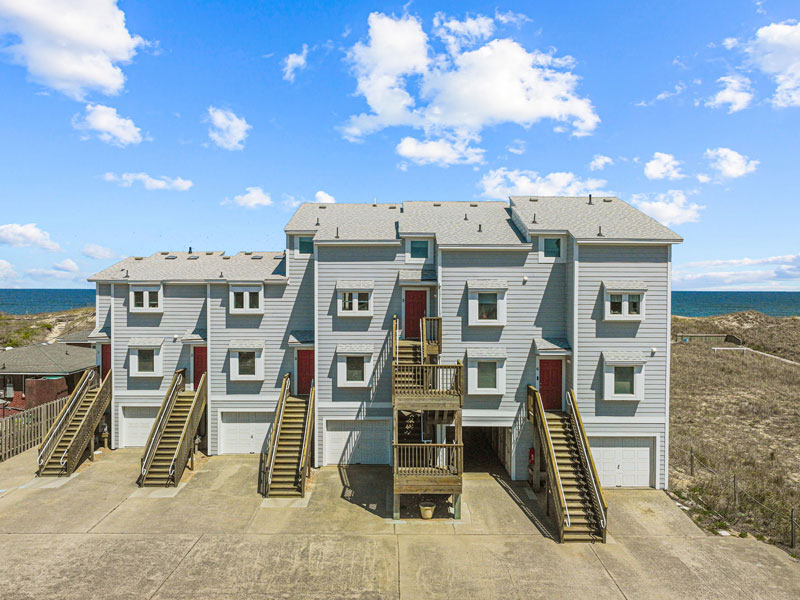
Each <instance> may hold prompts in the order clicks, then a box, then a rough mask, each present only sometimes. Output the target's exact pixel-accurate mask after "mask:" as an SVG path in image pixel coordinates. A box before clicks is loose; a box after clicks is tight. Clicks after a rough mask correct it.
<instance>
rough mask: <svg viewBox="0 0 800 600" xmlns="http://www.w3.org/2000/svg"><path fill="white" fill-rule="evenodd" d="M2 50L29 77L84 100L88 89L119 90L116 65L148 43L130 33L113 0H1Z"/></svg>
mask: <svg viewBox="0 0 800 600" xmlns="http://www.w3.org/2000/svg"><path fill="white" fill-rule="evenodd" d="M3 34H9V35H10V36H11V38H10V39H11V44H10V45H8V46H6V47H5V48H4V50H5V52H6V53H8V54H9V55H10V56H11V57H12V59H13V60H14V62H16V63H18V64H21V65H23V66H24V67H25V68H26V69H27V70H28V74H29V75H30V77H31V79H32V80H33V81H36V82H37V83H41V84H43V85H46V86H48V87H50V88H52V89H54V90H58V91H59V92H62V93H63V94H66V95H67V96H69V97H71V98H74V99H76V100H83V99H84V98H85V96H86V94H87V93H88V92H89V91H90V90H96V91H99V92H101V93H103V94H118V93H119V92H120V91H122V89H123V87H124V85H125V75H123V73H122V69H120V67H119V65H121V64H126V63H128V62H130V61H131V60H132V59H133V57H134V56H135V55H136V51H137V49H138V48H139V47H140V46H144V45H146V44H147V43H146V42H145V41H144V40H143V39H142V38H141V37H139V36H138V35H131V34H130V33H129V32H128V29H127V27H126V26H125V13H123V12H122V11H121V10H120V9H119V8H118V7H117V2H116V0H71V1H70V2H68V3H65V2H64V1H63V0H36V1H35V2H32V1H31V0H2V2H0V36H2V35H3Z"/></svg>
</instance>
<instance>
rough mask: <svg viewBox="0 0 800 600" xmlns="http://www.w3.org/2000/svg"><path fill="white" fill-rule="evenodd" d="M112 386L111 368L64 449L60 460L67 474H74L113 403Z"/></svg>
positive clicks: (92, 458) (92, 457)
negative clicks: (107, 409)
mask: <svg viewBox="0 0 800 600" xmlns="http://www.w3.org/2000/svg"><path fill="white" fill-rule="evenodd" d="M111 388H112V385H111V369H109V370H108V373H106V376H105V379H103V381H102V383H101V384H100V388H99V389H98V390H97V394H96V395H95V397H94V401H93V402H92V405H91V406H90V407H89V410H88V411H87V412H86V414H85V415H84V416H83V419H82V420H81V423H80V425H78V429H77V431H76V432H75V437H74V438H73V440H72V443H71V444H70V445H69V447H68V448H67V449H66V450H65V451H64V453H63V455H62V456H61V459H60V460H59V462H60V463H61V469H62V471H64V474H66V475H67V476H69V475H72V473H73V472H74V471H75V469H76V468H77V466H78V462H79V461H80V459H81V457H82V456H83V453H84V451H85V450H86V446H88V445H89V442H90V441H92V438H93V437H94V432H95V430H96V429H97V426H98V425H99V424H100V419H102V418H103V414H104V413H105V412H106V408H108V405H109V404H110V403H111V391H112V390H111ZM92 450H93V448H92ZM90 458H91V460H94V454H92V456H90Z"/></svg>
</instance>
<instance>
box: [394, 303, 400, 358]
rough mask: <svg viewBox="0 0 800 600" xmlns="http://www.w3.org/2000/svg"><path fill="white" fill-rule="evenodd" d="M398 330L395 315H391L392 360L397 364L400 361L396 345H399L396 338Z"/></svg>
mask: <svg viewBox="0 0 800 600" xmlns="http://www.w3.org/2000/svg"><path fill="white" fill-rule="evenodd" d="M398 335H399V334H398V331H397V315H394V316H393V317H392V362H393V363H395V364H397V363H399V362H400V356H399V353H398V351H397V350H398V348H397V347H398V346H399V343H398V342H399V339H398V337H397V336H398Z"/></svg>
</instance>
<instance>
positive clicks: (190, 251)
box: [189, 246, 192, 254]
mask: <svg viewBox="0 0 800 600" xmlns="http://www.w3.org/2000/svg"><path fill="white" fill-rule="evenodd" d="M191 253H192V247H191V246H189V254H191Z"/></svg>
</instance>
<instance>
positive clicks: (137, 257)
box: [133, 256, 144, 260]
mask: <svg viewBox="0 0 800 600" xmlns="http://www.w3.org/2000/svg"><path fill="white" fill-rule="evenodd" d="M133 260H144V256H134V257H133Z"/></svg>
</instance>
